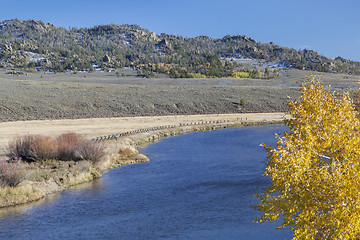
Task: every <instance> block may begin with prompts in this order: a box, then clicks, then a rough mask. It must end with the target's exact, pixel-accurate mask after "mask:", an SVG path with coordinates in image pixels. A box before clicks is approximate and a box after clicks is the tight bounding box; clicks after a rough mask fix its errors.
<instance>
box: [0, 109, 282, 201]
mask: <svg viewBox="0 0 360 240" xmlns="http://www.w3.org/2000/svg"><path fill="white" fill-rule="evenodd" d="M286 117H287V116H285V114H284V113H252V114H214V115H188V116H187V115H179V116H160V117H158V116H157V117H129V118H106V119H101V118H95V119H94V118H93V119H79V120H42V121H25V122H24V121H22V122H5V123H0V149H1V153H2V154H3V157H2V158H4V159H5V156H4V154H5V152H6V144H7V143H8V142H9V141H10V140H11V139H13V138H15V137H17V136H22V135H24V134H42V135H48V136H49V135H50V136H55V135H57V134H60V133H64V132H76V133H79V134H82V135H84V136H85V137H86V138H89V139H99V137H101V139H102V142H103V144H105V146H106V151H107V155H106V157H105V158H104V160H103V161H101V162H100V163H97V164H95V165H89V164H88V163H86V162H85V161H81V162H65V163H64V162H63V163H59V162H58V161H57V162H55V161H45V162H43V163H41V164H38V165H35V164H29V165H28V168H29V169H30V172H31V174H30V175H29V176H28V177H27V179H26V180H25V181H23V182H22V183H21V184H20V185H19V186H18V187H16V188H11V187H5V188H1V189H0V207H7V206H14V205H18V204H24V203H29V202H32V201H35V200H38V199H41V198H43V197H45V196H46V195H49V194H51V193H54V192H58V191H62V190H65V189H67V188H69V187H71V186H74V185H77V184H80V183H84V182H88V181H91V180H93V179H95V178H99V177H101V175H102V173H103V172H104V171H106V170H108V169H111V168H114V167H119V166H121V165H124V164H133V163H138V162H145V161H148V158H147V157H146V156H144V155H142V154H139V152H138V151H137V150H136V146H138V145H139V144H142V143H146V142H151V141H154V140H157V139H160V138H163V137H167V136H173V135H178V134H185V133H190V132H194V131H203V130H211V129H216V128H226V127H239V126H247V125H257V124H274V123H282V122H283V121H284V118H286ZM141 129H143V130H144V129H148V131H140V130H141ZM121 133H129V134H126V135H124V136H121V135H122V134H121ZM130 133H131V134H130ZM104 136H108V137H107V138H105V137H104ZM109 136H118V137H116V138H111V137H109Z"/></svg>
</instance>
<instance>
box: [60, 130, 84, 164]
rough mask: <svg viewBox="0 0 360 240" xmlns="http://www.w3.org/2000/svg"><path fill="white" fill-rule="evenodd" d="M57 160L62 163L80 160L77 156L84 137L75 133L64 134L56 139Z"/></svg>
mask: <svg viewBox="0 0 360 240" xmlns="http://www.w3.org/2000/svg"><path fill="white" fill-rule="evenodd" d="M56 141H57V145H58V148H57V158H58V159H60V160H64V161H70V160H74V161H76V160H80V159H81V157H80V156H79V154H78V149H79V145H80V143H81V142H82V141H84V137H83V136H82V135H80V134H77V133H64V134H61V135H60V136H58V137H57V138H56Z"/></svg>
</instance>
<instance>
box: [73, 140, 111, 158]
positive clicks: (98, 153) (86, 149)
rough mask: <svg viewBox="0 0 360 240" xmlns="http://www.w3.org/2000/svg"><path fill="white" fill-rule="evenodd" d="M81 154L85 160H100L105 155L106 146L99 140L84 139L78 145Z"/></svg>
mask: <svg viewBox="0 0 360 240" xmlns="http://www.w3.org/2000/svg"><path fill="white" fill-rule="evenodd" d="M78 151H79V154H80V156H81V158H82V159H83V160H88V161H91V162H94V163H95V162H100V161H101V160H102V158H103V157H104V155H105V151H104V146H103V145H102V144H100V143H98V142H93V141H89V140H83V141H81V142H80V144H79V147H78Z"/></svg>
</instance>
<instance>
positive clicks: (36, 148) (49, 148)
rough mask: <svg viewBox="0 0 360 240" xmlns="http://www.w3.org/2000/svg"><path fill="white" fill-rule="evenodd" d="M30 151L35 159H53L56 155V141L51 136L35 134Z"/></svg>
mask: <svg viewBox="0 0 360 240" xmlns="http://www.w3.org/2000/svg"><path fill="white" fill-rule="evenodd" d="M31 151H32V155H33V158H34V159H35V160H46V159H54V158H56V155H57V142H56V141H55V139H53V138H52V137H44V136H35V137H34V139H33V142H32V144H31Z"/></svg>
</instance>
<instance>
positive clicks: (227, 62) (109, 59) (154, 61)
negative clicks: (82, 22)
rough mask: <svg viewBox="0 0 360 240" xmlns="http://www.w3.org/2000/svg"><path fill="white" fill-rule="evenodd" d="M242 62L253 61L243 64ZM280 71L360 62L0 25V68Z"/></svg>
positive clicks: (263, 47)
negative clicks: (252, 61)
mask: <svg viewBox="0 0 360 240" xmlns="http://www.w3.org/2000/svg"><path fill="white" fill-rule="evenodd" d="M244 59H245V60H254V59H255V60H257V62H256V64H247V61H244ZM279 66H281V67H283V68H284V67H285V68H288V67H292V68H296V69H304V70H312V71H320V72H331V73H345V74H359V73H360V63H359V62H354V61H350V60H346V59H343V58H341V57H337V58H335V59H331V58H327V57H324V56H322V55H320V54H319V53H317V52H315V51H313V50H306V49H304V50H295V49H292V48H287V47H281V46H279V45H276V44H274V43H272V42H271V43H261V42H257V41H255V40H253V39H251V38H249V37H246V36H240V35H238V36H225V37H223V38H221V39H213V38H210V37H207V36H199V37H194V38H185V37H181V36H176V35H169V34H165V33H162V34H160V35H158V34H155V33H154V32H150V31H148V30H146V29H144V28H141V27H140V26H137V25H115V24H111V25H101V26H95V27H92V28H80V29H77V28H72V29H65V28H60V27H56V26H54V25H52V24H49V23H44V22H42V21H34V20H29V21H21V20H17V19H15V20H7V21H3V22H0V69H1V68H3V69H12V70H16V71H17V70H27V71H50V72H64V71H95V70H98V69H102V70H105V71H106V70H111V69H121V68H124V67H127V68H131V69H135V70H137V74H138V75H140V76H145V77H152V76H155V75H154V73H164V74H167V75H170V76H171V77H187V78H190V77H231V76H232V77H234V76H235V77H236V76H240V77H242V76H245V77H259V78H270V77H273V76H276V74H277V73H276V70H275V71H274V70H273V69H276V68H277V67H279ZM236 72H239V73H241V74H238V75H236V74H235V73H236ZM244 73H246V74H245V75H244Z"/></svg>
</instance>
